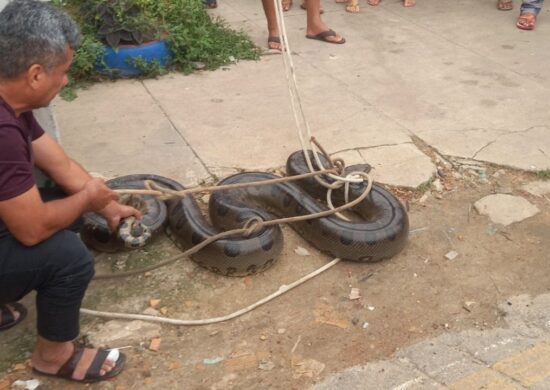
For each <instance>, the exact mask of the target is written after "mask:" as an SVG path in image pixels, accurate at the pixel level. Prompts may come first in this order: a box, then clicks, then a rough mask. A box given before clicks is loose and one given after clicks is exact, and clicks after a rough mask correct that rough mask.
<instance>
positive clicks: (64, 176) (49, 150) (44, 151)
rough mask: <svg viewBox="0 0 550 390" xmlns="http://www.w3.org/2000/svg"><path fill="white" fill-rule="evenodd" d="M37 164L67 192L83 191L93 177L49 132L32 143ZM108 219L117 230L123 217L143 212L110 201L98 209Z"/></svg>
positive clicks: (111, 226)
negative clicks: (68, 154)
mask: <svg viewBox="0 0 550 390" xmlns="http://www.w3.org/2000/svg"><path fill="white" fill-rule="evenodd" d="M32 148H33V152H34V158H35V165H36V166H37V167H38V168H40V169H42V170H43V171H44V172H45V173H46V174H47V175H48V176H49V177H51V178H52V180H53V181H54V182H55V183H57V185H59V186H60V187H61V188H62V189H63V190H65V192H67V193H69V194H75V193H77V192H78V191H81V190H82V188H83V187H84V186H85V185H86V183H87V182H88V181H90V180H92V177H91V176H90V174H89V173H88V172H86V170H85V169H84V168H82V166H80V164H78V163H77V162H76V161H74V160H73V159H71V158H69V156H67V154H66V153H65V151H64V150H63V148H62V147H61V146H60V145H59V144H58V143H57V142H55V141H54V140H53V138H52V137H50V136H49V135H48V134H43V135H42V136H41V137H40V138H38V139H36V140H35V141H33V143H32ZM97 212H98V213H100V214H101V215H103V217H104V218H105V219H106V220H107V223H108V224H109V227H110V228H111V230H113V231H114V230H115V229H116V228H117V227H118V224H119V223H120V220H121V219H122V218H126V217H129V216H134V217H136V218H141V217H142V215H141V213H140V212H139V211H138V210H136V209H135V208H133V207H130V206H125V205H122V204H120V203H118V202H116V201H112V202H110V203H109V204H108V205H106V206H105V208H103V209H101V210H97Z"/></svg>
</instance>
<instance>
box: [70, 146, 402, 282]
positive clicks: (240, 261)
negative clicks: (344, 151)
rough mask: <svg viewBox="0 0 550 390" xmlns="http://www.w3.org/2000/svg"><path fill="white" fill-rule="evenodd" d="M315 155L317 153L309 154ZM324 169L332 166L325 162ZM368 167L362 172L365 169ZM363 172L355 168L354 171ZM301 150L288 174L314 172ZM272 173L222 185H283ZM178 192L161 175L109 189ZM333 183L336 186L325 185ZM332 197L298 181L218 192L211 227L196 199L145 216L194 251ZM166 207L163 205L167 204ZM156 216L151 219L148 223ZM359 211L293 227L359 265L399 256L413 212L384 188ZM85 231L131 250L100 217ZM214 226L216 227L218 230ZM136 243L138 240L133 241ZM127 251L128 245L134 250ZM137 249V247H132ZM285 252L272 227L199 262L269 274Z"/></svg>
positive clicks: (207, 250)
mask: <svg viewBox="0 0 550 390" xmlns="http://www.w3.org/2000/svg"><path fill="white" fill-rule="evenodd" d="M310 153H311V152H310ZM320 157H321V159H322V161H323V165H325V164H326V163H327V162H326V160H325V159H324V158H322V156H320ZM367 167H368V166H366V165H363V166H361V167H359V168H361V169H366V168H367ZM350 168H351V169H355V170H357V169H358V168H357V166H356V167H350ZM308 171H309V170H308V168H307V165H306V162H305V159H304V155H303V152H302V151H299V152H295V153H293V154H292V155H291V156H290V157H289V158H288V161H287V174H288V175H297V174H301V173H306V172H308ZM277 177H278V176H275V175H273V174H270V173H264V172H246V173H239V174H236V175H232V176H229V177H227V178H225V179H223V180H222V181H221V182H220V183H219V185H223V184H232V183H246V182H252V181H258V180H266V179H273V178H277ZM147 179H149V180H153V181H155V182H156V183H157V184H159V185H161V186H164V187H167V188H170V189H172V190H177V191H179V190H183V189H184V187H183V186H182V185H180V184H179V183H177V182H175V181H173V180H171V179H167V178H163V177H160V176H155V175H131V176H126V177H120V178H117V179H114V180H112V181H109V182H107V184H108V185H109V186H111V187H112V188H143V187H144V186H143V182H144V180H147ZM325 180H327V181H331V179H327V178H325ZM365 187H366V184H363V183H360V184H351V185H350V188H349V198H350V200H353V199H357V198H358V197H359V196H360V195H361V194H362V193H363V191H364V189H365ZM325 193H326V189H325V188H324V187H322V186H321V185H320V184H318V183H317V181H316V180H315V179H314V178H310V179H304V180H300V181H298V182H283V183H276V184H270V185H263V186H255V187H248V188H242V189H231V190H223V191H217V192H214V193H212V195H211V196H210V201H209V214H210V220H211V221H212V224H211V223H210V222H209V221H208V220H207V219H206V218H205V216H204V215H203V214H202V212H201V210H200V208H199V206H198V204H197V202H196V201H195V199H194V198H193V197H192V196H185V197H183V198H181V199H178V200H170V201H168V202H167V205H166V206H167V212H166V211H164V212H163V208H162V206H160V205H158V203H161V204H162V202H160V201H156V202H157V203H155V202H154V201H153V199H154V198H152V197H150V196H146V197H142V198H143V199H145V205H146V207H145V208H146V209H147V208H148V210H145V211H146V213H145V214H144V215H145V217H144V220H143V221H142V225H144V226H145V227H146V228H148V229H150V230H151V232H152V235H153V236H154V235H155V234H156V233H157V232H158V231H159V230H160V227H161V226H162V225H163V223H164V220H163V219H162V215H165V216H166V215H168V228H167V231H168V234H169V236H170V237H171V238H172V239H173V240H174V242H175V243H176V244H177V245H178V247H180V248H181V249H188V248H191V247H192V246H195V245H197V244H199V243H200V242H202V241H204V240H206V239H208V238H209V237H211V236H213V235H215V234H217V233H219V232H220V231H222V230H228V229H235V228H242V227H243V226H244V224H245V223H246V222H247V221H248V220H249V219H251V218H257V217H259V218H261V219H262V220H270V219H274V218H275V216H281V217H290V216H300V215H307V214H312V213H318V212H320V211H323V210H326V209H327V207H326V206H324V205H323V204H322V203H320V202H319V201H318V200H317V199H316V198H321V197H323V196H324V194H325ZM343 194H344V192H343V189H341V190H336V191H334V194H333V202H334V203H335V205H338V204H339V203H343V198H344V195H343ZM163 206H164V205H163ZM151 211H152V217H151V216H148V215H149V214H150V212H151ZM353 211H354V212H355V213H356V214H358V215H359V216H360V219H359V220H357V218H356V220H354V221H352V222H349V221H345V220H343V219H341V218H339V217H338V216H336V215H331V216H328V217H324V218H316V219H310V220H307V221H301V222H293V223H292V224H291V226H292V227H293V228H294V229H295V230H296V231H297V232H298V233H299V234H300V235H301V236H302V237H303V238H304V239H306V240H307V241H309V242H310V243H311V244H312V245H313V246H315V247H316V248H318V249H319V250H321V251H323V252H326V253H328V254H329V255H331V256H333V257H339V258H342V259H344V260H352V261H358V262H373V261H378V260H381V259H385V258H388V257H391V256H394V255H395V254H397V253H399V252H400V251H401V250H402V249H403V247H404V246H405V244H406V241H407V235H408V230H409V222H408V217H407V213H406V211H405V210H404V208H403V206H402V204H401V203H400V202H399V201H398V200H397V199H396V198H395V197H394V196H393V195H392V194H391V193H390V192H388V191H387V190H385V189H384V188H382V187H380V186H378V185H376V184H375V185H373V187H372V189H371V192H370V194H369V195H368V196H367V198H365V199H364V200H363V201H362V202H360V203H359V205H357V206H355V207H354V209H353ZM86 221H87V223H85V225H84V228H83V230H82V232H81V235H82V236H83V239H84V241H85V242H86V243H87V244H89V245H91V246H92V247H95V248H96V249H100V250H105V251H113V250H116V249H120V248H121V247H123V246H124V244H123V243H121V241H122V240H121V239H120V237H118V238H117V237H115V236H114V235H112V234H111V235H109V233H108V228H107V225H106V222H105V221H104V220H103V221H102V218H101V217H99V216H97V215H90V216H88V218H87V219H86ZM213 225H214V226H213ZM130 242H131V241H130ZM127 246H128V245H127ZM130 246H131V245H130ZM281 250H282V231H281V228H280V227H279V226H277V225H274V226H267V227H264V228H262V229H261V230H260V231H259V232H257V233H254V234H252V235H250V236H249V237H243V236H235V237H229V238H222V239H220V240H217V241H215V242H213V243H211V244H209V245H207V246H206V247H204V248H203V249H201V250H200V251H199V252H197V253H196V254H194V255H193V256H192V259H193V260H194V261H195V262H197V263H198V264H199V265H201V266H202V267H205V268H207V269H209V270H211V271H213V272H216V273H219V274H223V275H227V276H243V275H249V274H253V273H256V272H258V271H261V270H264V269H267V268H268V267H270V266H271V265H272V264H273V263H274V262H275V261H276V259H278V257H279V255H280V252H281Z"/></svg>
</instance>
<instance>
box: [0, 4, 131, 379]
mask: <svg viewBox="0 0 550 390" xmlns="http://www.w3.org/2000/svg"><path fill="white" fill-rule="evenodd" d="M78 42H79V32H78V28H77V27H76V25H75V24H74V22H73V21H72V20H71V19H70V18H69V17H68V16H67V15H66V14H64V13H63V12H61V11H60V10H58V9H56V8H55V7H53V6H51V5H49V4H46V3H42V2H40V1H34V0H15V1H12V2H11V3H9V4H8V5H7V6H6V7H5V8H4V10H3V11H2V12H0V331H4V330H6V329H8V328H11V327H12V326H14V325H16V324H17V323H19V322H20V321H22V320H23V319H24V317H25V315H26V309H25V307H24V306H23V305H21V304H20V303H17V301H18V300H20V299H21V298H23V297H24V296H25V295H26V294H28V293H29V292H30V291H32V290H35V291H36V292H37V295H36V310H37V316H38V320H37V327H38V339H37V342H36V347H35V349H34V352H33V355H32V366H33V369H34V371H35V372H37V373H40V374H45V375H52V376H59V377H63V378H67V379H72V380H76V381H84V382H95V381H99V380H103V379H107V378H111V377H113V376H115V375H117V374H118V373H119V372H120V371H121V370H122V367H123V365H124V361H125V357H124V355H123V354H121V353H119V352H118V350H101V349H100V350H98V349H89V348H81V347H78V346H75V345H74V344H73V343H72V340H74V339H75V338H76V337H77V336H78V334H79V309H80V305H81V302H82V299H83V297H84V293H85V291H86V288H87V286H88V283H89V282H90V280H91V278H92V276H93V274H94V260H93V258H92V256H91V254H90V253H89V252H88V250H87V249H86V247H85V246H84V245H83V244H82V242H81V241H80V239H79V238H78V236H77V235H76V234H74V233H73V232H71V231H69V230H65V229H66V228H67V227H68V226H69V225H70V224H71V223H73V222H74V221H75V220H76V219H77V218H78V217H79V216H80V215H81V214H82V213H84V212H88V211H95V212H98V213H100V214H102V215H103V216H104V217H105V218H106V219H107V221H108V222H109V226H110V227H111V229H115V228H116V227H117V226H118V224H119V221H120V219H121V218H125V217H128V216H135V217H137V218H141V214H140V212H139V211H138V210H136V209H134V208H131V207H128V206H125V205H121V204H119V203H117V195H116V193H115V192H113V191H112V190H110V189H109V188H108V187H107V186H106V185H105V184H104V182H103V181H102V180H100V179H94V178H92V177H91V176H90V175H89V174H88V173H87V172H86V171H85V170H84V169H83V168H82V167H81V166H80V165H79V164H78V163H76V162H75V161H73V160H71V159H70V158H69V157H68V156H67V155H66V154H65V152H64V151H63V149H62V148H61V147H60V146H59V145H58V144H57V143H56V142H55V141H54V140H53V139H52V138H51V137H50V136H49V135H47V134H45V133H44V131H43V129H42V128H41V127H40V125H39V124H38V123H37V122H36V120H35V119H34V117H33V114H32V110H33V109H35V108H39V107H45V106H48V105H49V103H50V102H51V100H52V99H53V98H54V97H55V96H56V94H57V93H58V92H59V91H60V90H61V88H63V87H64V86H65V85H66V84H67V82H68V79H67V74H66V73H67V70H68V69H69V66H70V65H71V61H72V58H73V50H75V48H76V47H77V45H78ZM33 166H37V167H38V168H40V169H42V170H43V171H44V172H46V173H47V174H48V176H50V177H51V178H52V180H54V181H55V182H56V183H57V184H58V185H59V186H60V187H61V188H62V189H63V190H64V191H65V192H66V193H67V194H68V196H67V197H66V198H63V199H60V200H54V201H50V202H43V201H42V199H41V197H40V194H39V192H38V189H37V187H36V184H35V182H34V179H33Z"/></svg>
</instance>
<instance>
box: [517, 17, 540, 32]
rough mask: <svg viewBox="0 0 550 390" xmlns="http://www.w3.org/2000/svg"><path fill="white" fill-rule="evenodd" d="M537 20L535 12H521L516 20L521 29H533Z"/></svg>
mask: <svg viewBox="0 0 550 390" xmlns="http://www.w3.org/2000/svg"><path fill="white" fill-rule="evenodd" d="M536 22H537V16H536V15H535V14H531V13H528V14H521V15H519V18H518V21H517V22H516V26H517V28H519V29H520V30H533V29H534V28H535V23H536Z"/></svg>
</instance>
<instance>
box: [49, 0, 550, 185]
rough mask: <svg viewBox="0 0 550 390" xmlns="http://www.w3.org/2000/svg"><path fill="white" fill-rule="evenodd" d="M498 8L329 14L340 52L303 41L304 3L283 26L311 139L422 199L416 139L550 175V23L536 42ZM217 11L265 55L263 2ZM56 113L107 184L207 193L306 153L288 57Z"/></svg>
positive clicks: (454, 5)
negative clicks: (117, 178)
mask: <svg viewBox="0 0 550 390" xmlns="http://www.w3.org/2000/svg"><path fill="white" fill-rule="evenodd" d="M493 3H494V2H493V1H475V0H469V1H440V0H421V1H419V4H418V5H417V6H416V7H414V8H404V7H402V5H401V3H400V2H399V1H397V0H395V1H390V0H386V1H383V2H382V3H381V5H380V6H379V7H369V6H368V5H366V4H364V5H363V4H362V7H363V8H362V11H361V13H360V14H348V13H346V12H345V11H344V6H343V5H341V4H336V3H333V2H326V3H325V4H324V7H325V10H326V12H325V15H324V19H325V20H326V21H327V23H328V24H329V25H330V26H331V27H332V28H334V29H335V30H337V31H338V32H341V33H342V34H343V35H344V36H345V37H346V39H347V43H346V44H345V45H341V46H340V45H329V44H324V43H322V42H316V41H311V40H308V39H305V38H304V34H305V32H304V29H305V12H304V11H303V10H301V9H300V8H299V6H298V5H297V4H296V5H295V6H294V7H293V9H292V10H291V11H290V12H288V13H287V14H286V19H285V20H286V23H287V29H288V33H289V39H290V42H291V47H292V50H293V54H294V57H293V58H294V61H295V65H296V68H297V70H296V72H297V76H298V87H299V89H300V92H301V97H302V101H303V105H304V108H305V112H306V115H307V118H308V121H309V122H310V124H311V128H312V130H313V133H314V135H315V136H317V138H318V139H319V140H320V142H321V143H322V144H323V145H325V146H326V147H327V149H328V151H329V152H330V153H332V154H333V155H335V156H343V157H344V158H345V159H346V161H347V162H348V163H355V162H360V161H368V162H369V163H371V164H372V165H373V166H374V167H375V171H374V172H375V174H376V178H377V179H378V180H379V181H381V182H384V183H388V184H394V185H404V186H409V187H416V186H417V185H419V184H420V183H422V182H423V181H426V180H427V179H428V178H429V177H430V176H431V175H432V173H433V171H434V169H435V168H434V165H433V164H432V162H431V161H430V159H429V158H428V157H427V156H426V155H424V154H423V153H422V152H421V151H420V150H419V149H418V148H417V146H416V145H415V144H414V143H412V141H411V139H412V137H413V136H414V137H417V138H418V139H419V140H421V142H424V143H426V144H427V145H429V147H431V148H434V149H435V150H437V151H438V152H439V153H441V154H443V155H446V156H457V157H463V158H472V159H476V160H481V161H487V162H490V163H495V164H502V165H506V166H511V167H516V168H520V169H526V170H543V169H547V168H549V167H550V137H548V136H547V134H548V126H549V123H550V112H549V111H548V110H547V109H545V106H544V102H545V101H546V100H547V97H548V93H549V88H550V79H549V76H548V74H547V72H545V70H546V69H547V67H546V66H545V64H546V63H547V61H548V53H549V52H550V51H549V50H548V49H549V46H550V42H549V41H548V39H547V35H548V33H549V32H550V15H548V12H547V11H546V10H545V11H543V12H542V13H541V16H540V17H539V23H538V24H537V29H536V30H535V31H531V32H525V31H520V30H518V29H517V28H515V27H514V21H515V18H516V17H517V11H516V10H515V11H512V12H499V11H497V10H496V7H495V4H493ZM215 12H216V13H217V14H219V15H221V16H223V17H225V18H226V19H227V20H228V21H229V22H230V23H231V25H233V26H234V27H236V28H244V29H245V30H246V31H248V32H249V33H250V34H251V36H252V37H253V39H254V40H255V41H256V42H257V43H258V45H260V46H261V47H265V41H266V38H267V36H266V31H265V18H264V16H263V11H262V9H261V6H260V3H259V2H258V1H251V0H227V1H225V0H222V1H221V2H220V6H219V8H218V9H217V10H215ZM547 15H548V17H547ZM55 111H56V114H57V118H58V122H59V125H60V128H61V133H62V140H63V144H64V146H65V147H66V148H67V150H68V151H69V152H70V153H71V154H72V155H73V156H74V157H76V158H77V159H78V160H80V161H82V162H83V163H84V165H85V166H87V167H88V168H89V169H90V170H92V171H95V172H98V173H102V174H104V175H106V176H114V175H120V174H127V173H135V172H154V173H158V174H161V175H167V176H170V177H173V178H175V179H177V180H181V181H182V182H184V183H185V184H196V183H198V182H200V181H202V180H207V179H209V178H212V176H213V175H215V176H216V177H219V176H224V175H226V174H228V173H232V172H234V171H236V170H240V169H260V170H263V169H268V168H275V167H280V166H283V165H284V163H285V160H286V157H287V156H288V155H289V154H290V153H291V152H292V151H294V150H297V149H298V148H299V143H298V138H297V135H296V130H295V126H294V122H293V116H292V111H291V108H290V102H289V94H288V88H287V84H286V80H285V73H284V68H283V63H282V59H281V57H280V56H279V55H273V56H265V57H263V58H262V59H261V61H259V62H242V63H239V64H236V65H234V66H230V67H226V68H224V69H222V70H218V71H216V72H204V73H196V74H193V75H191V76H183V75H180V74H170V75H167V76H165V77H162V78H160V79H158V80H145V81H143V82H141V81H117V82H115V83H103V84H100V85H95V86H93V87H91V88H90V89H89V90H86V91H80V93H79V98H78V99H77V100H76V101H74V102H64V101H61V100H57V101H56V102H55ZM237 151H238V152H237ZM239 152H240V153H239Z"/></svg>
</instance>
